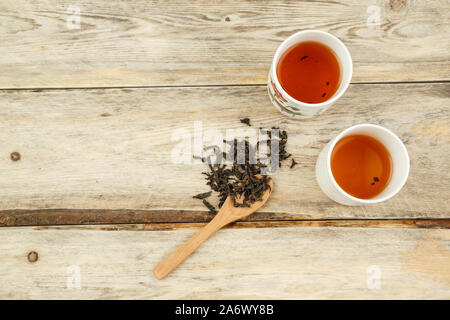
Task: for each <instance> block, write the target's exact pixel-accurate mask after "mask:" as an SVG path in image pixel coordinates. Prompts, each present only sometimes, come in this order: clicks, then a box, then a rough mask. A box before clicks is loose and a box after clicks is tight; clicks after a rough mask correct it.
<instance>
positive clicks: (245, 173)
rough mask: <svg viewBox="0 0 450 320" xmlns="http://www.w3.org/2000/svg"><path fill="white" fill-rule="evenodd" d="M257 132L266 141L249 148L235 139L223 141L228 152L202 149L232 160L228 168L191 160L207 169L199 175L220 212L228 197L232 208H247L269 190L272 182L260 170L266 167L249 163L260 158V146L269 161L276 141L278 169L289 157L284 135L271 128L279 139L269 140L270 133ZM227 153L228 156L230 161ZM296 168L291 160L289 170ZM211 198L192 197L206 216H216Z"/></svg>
mask: <svg viewBox="0 0 450 320" xmlns="http://www.w3.org/2000/svg"><path fill="white" fill-rule="evenodd" d="M245 120H246V121H242V120H241V122H243V123H245V124H247V125H249V123H250V120H249V119H248V118H245ZM260 130H261V132H266V138H265V139H264V140H259V141H258V142H257V143H256V144H255V145H252V144H251V143H250V142H249V141H248V139H242V140H238V139H234V140H232V141H226V140H224V141H223V142H224V143H225V144H226V145H227V146H228V147H229V149H228V150H227V151H222V150H220V148H219V147H218V146H208V147H205V150H207V149H210V150H211V149H213V150H214V151H215V153H216V154H220V155H221V156H222V158H223V159H233V162H232V163H231V164H222V163H221V161H219V162H218V163H215V164H213V163H211V160H210V158H205V157H203V158H202V157H197V156H194V158H196V159H200V160H202V162H204V163H207V165H208V168H209V171H207V172H202V174H204V175H205V176H206V181H207V182H206V184H207V185H208V186H209V187H210V188H211V190H212V191H216V192H217V193H218V197H219V206H218V207H219V208H221V207H222V205H223V203H224V202H225V200H226V199H227V197H228V196H230V197H231V199H232V201H233V205H234V206H235V207H250V205H251V204H252V203H254V202H256V201H261V200H262V195H263V194H264V191H266V190H267V189H268V188H270V186H269V184H268V182H269V181H270V179H271V178H270V177H269V176H268V175H265V174H263V171H262V170H261V169H263V168H267V164H266V163H263V162H261V159H251V157H253V156H254V155H256V154H259V151H260V150H259V148H260V145H262V144H266V147H267V149H266V151H267V156H268V157H270V156H271V152H272V150H271V146H272V140H273V139H278V150H277V151H278V163H279V167H281V162H282V161H284V160H286V159H288V158H290V157H291V154H290V153H287V151H286V143H287V139H288V135H287V132H286V131H284V130H279V128H277V127H273V128H272V130H277V132H278V133H279V134H278V137H272V132H271V130H264V129H262V128H260ZM242 151H245V152H242ZM229 153H231V156H230V157H229ZM238 154H241V155H244V156H245V159H239V157H238ZM242 160H243V161H242ZM296 164H297V162H295V160H294V159H292V163H291V165H290V168H292V167H293V166H294V165H296ZM211 194H212V192H211V191H209V192H205V193H200V194H198V195H195V196H194V197H193V198H196V199H200V200H202V202H203V204H204V205H205V206H206V207H207V208H208V210H209V213H211V214H215V213H217V210H216V208H215V207H214V206H213V205H212V204H211V203H209V202H208V201H207V200H206V198H208V197H209V196H211Z"/></svg>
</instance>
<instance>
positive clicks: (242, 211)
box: [153, 179, 273, 280]
mask: <svg viewBox="0 0 450 320" xmlns="http://www.w3.org/2000/svg"><path fill="white" fill-rule="evenodd" d="M267 184H268V185H269V186H270V188H268V189H267V190H266V191H264V193H263V195H262V200H261V201H257V202H254V203H252V204H251V205H250V207H235V206H233V200H232V199H231V197H230V196H228V198H227V199H226V200H225V202H224V203H223V205H222V208H220V210H219V212H218V213H217V214H216V216H215V217H214V219H212V220H211V221H210V222H209V223H208V224H207V225H206V226H205V227H204V228H203V229H201V230H200V231H199V232H197V233H196V234H194V235H193V236H192V237H191V238H190V239H189V240H187V241H186V242H185V243H184V244H183V245H181V246H180V247H178V249H176V250H175V251H173V252H172V253H171V254H169V255H168V256H167V257H166V258H165V259H164V260H163V261H161V262H160V263H159V264H158V265H157V266H156V267H155V268H154V269H153V274H154V275H155V277H156V278H157V279H159V280H161V279H163V278H164V277H165V276H167V275H168V274H169V273H171V272H172V271H173V270H174V269H175V268H176V267H177V266H178V265H179V264H180V263H181V262H183V261H184V259H186V258H187V257H188V256H189V255H190V254H191V253H192V252H194V250H195V249H197V248H198V247H199V246H200V245H201V244H202V243H203V241H205V240H206V239H208V238H209V237H210V236H211V235H212V234H213V233H214V232H216V231H217V230H219V229H220V228H222V227H224V226H226V225H227V224H229V223H231V222H233V221H236V220H238V219H242V218H245V217H247V216H249V215H251V214H252V213H253V212H255V211H256V210H258V209H259V208H261V207H262V206H263V205H264V204H265V203H266V201H267V200H268V199H269V197H270V194H271V193H272V190H273V181H272V179H270V180H269V181H268V182H267ZM240 198H242V196H241V197H240ZM237 201H239V199H237ZM241 201H242V199H241Z"/></svg>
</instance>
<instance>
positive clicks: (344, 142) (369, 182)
mask: <svg viewBox="0 0 450 320" xmlns="http://www.w3.org/2000/svg"><path fill="white" fill-rule="evenodd" d="M331 172H332V173H333V177H334V179H335V180H336V182H337V184H338V185H339V186H340V187H341V188H342V189H343V190H344V191H345V192H347V193H348V194H350V195H352V196H354V197H356V198H360V199H370V198H373V197H375V196H376V195H378V194H379V193H381V192H382V191H383V190H384V188H385V187H386V185H387V184H388V182H389V179H390V177H391V156H390V154H389V152H388V151H387V149H386V147H385V146H384V145H383V144H382V143H381V142H379V141H378V140H376V139H374V138H372V137H369V136H366V135H350V136H346V137H344V138H342V139H341V140H339V141H338V142H337V143H336V145H335V146H334V149H333V151H332V152H331Z"/></svg>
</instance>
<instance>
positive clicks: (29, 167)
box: [0, 83, 450, 225]
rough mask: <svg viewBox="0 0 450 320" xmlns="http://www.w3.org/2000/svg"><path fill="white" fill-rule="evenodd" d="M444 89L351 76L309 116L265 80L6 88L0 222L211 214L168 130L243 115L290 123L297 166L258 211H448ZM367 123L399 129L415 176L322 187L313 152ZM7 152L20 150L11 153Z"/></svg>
mask: <svg viewBox="0 0 450 320" xmlns="http://www.w3.org/2000/svg"><path fill="white" fill-rule="evenodd" d="M449 88H450V84H449V83H442V84H396V85H373V84H372V85H352V86H351V87H350V89H349V91H348V93H347V94H346V95H345V96H344V97H343V99H341V100H340V101H339V102H338V103H337V104H336V105H334V106H333V107H332V108H331V109H330V110H328V111H327V112H326V113H324V114H323V115H321V116H319V117H317V118H315V119H311V120H306V121H295V120H291V119H288V118H286V117H284V116H282V115H281V114H280V113H279V112H278V111H276V109H275V108H274V107H273V106H272V105H271V104H270V101H269V99H268V98H267V93H266V88H265V87H264V86H248V87H212V88H176V89H174V88H153V89H111V90H44V91H37V92H35V91H22V90H20V91H14V90H13V91H2V92H0V105H2V108H1V109H0V123H1V130H0V150H3V151H2V152H3V156H2V159H3V160H1V161H0V181H1V183H0V210H1V213H0V223H1V224H3V225H21V224H25V225H29V224H45V225H48V224H64V223H72V224H77V223H82V224H83V223H119V222H120V223H139V222H179V221H188V222H189V221H207V220H208V219H209V216H208V215H207V214H206V212H204V211H203V210H205V208H204V207H203V205H202V204H201V202H200V201H198V200H196V199H192V198H191V196H192V195H194V194H196V193H199V192H204V191H207V187H206V186H205V184H204V183H205V181H204V176H203V175H201V172H202V171H204V170H205V166H204V165H203V164H175V163H173V162H172V158H171V152H172V150H173V149H174V147H175V146H177V145H178V144H179V143H180V141H174V140H171V139H172V135H173V133H174V132H175V130H177V129H178V130H179V129H184V130H186V132H187V133H190V134H193V133H194V122H195V121H201V122H202V124H203V132H204V133H205V134H206V132H207V131H208V130H213V129H216V130H217V132H218V133H221V134H225V129H231V128H248V127H246V126H244V125H243V124H241V123H240V122H239V119H240V118H243V117H246V116H249V117H250V118H251V120H252V123H253V127H256V128H257V127H259V126H263V127H269V128H270V127H272V125H279V126H281V127H282V128H284V129H286V130H287V131H288V132H289V141H288V150H289V152H291V153H292V154H293V157H294V158H295V159H296V160H297V161H298V162H299V163H300V164H299V165H297V166H296V167H294V168H293V169H289V164H285V165H284V166H283V167H282V168H281V169H280V170H279V171H278V172H277V173H276V174H275V175H274V182H275V191H274V193H273V195H272V198H271V199H270V200H269V202H268V203H267V204H266V206H264V207H263V208H262V209H261V213H258V216H255V219H256V220H265V219H322V218H327V219H332V218H337V219H340V218H448V217H449V208H448V200H449V195H448V190H449V181H450V179H449V175H450V168H449V166H450V164H449V162H448V155H449V154H450V143H449V141H450V129H449V121H450V120H449V119H450V110H449V108H448V105H449V100H450V98H449ZM364 122H370V123H376V124H381V125H383V126H385V127H387V128H389V129H392V130H393V131H394V132H396V133H397V134H398V135H399V136H400V138H401V139H402V140H403V141H404V142H405V144H406V147H407V149H408V152H409V154H410V158H411V174H410V177H409V180H408V182H407V184H406V186H405V187H404V189H403V190H402V191H401V192H400V193H399V194H398V195H397V196H396V197H394V198H393V199H391V200H389V201H387V202H385V203H382V204H378V205H374V206H366V207H346V206H341V205H338V204H336V203H334V202H332V201H330V200H329V199H328V198H327V197H326V196H325V195H324V194H323V193H322V192H321V190H320V189H319V187H318V185H317V183H316V179H315V161H316V158H317V155H318V153H319V152H320V150H321V149H322V147H323V146H324V145H325V144H326V143H327V142H328V141H329V140H330V139H331V138H332V137H333V136H335V135H336V134H337V133H338V132H340V131H341V130H343V129H344V128H346V127H348V126H350V125H354V124H357V123H364ZM193 140H194V139H191V140H190V141H191V142H193ZM204 143H207V142H206V141H205V142H204ZM11 152H18V153H20V155H21V159H20V160H19V161H12V160H11V159H10V153H11ZM194 152H195V151H193V153H194ZM187 158H188V159H190V155H189V154H188V155H187ZM57 209H71V210H74V211H70V210H69V211H64V210H57ZM84 209H89V210H87V211H86V212H85V211H84ZM22 210H25V211H22ZM35 210H36V211H35ZM105 210H112V211H110V212H108V211H105ZM114 210H116V211H114ZM147 210H148V211H147ZM164 212H167V219H166V220H165V219H164ZM123 215H124V216H123ZM116 219H117V220H116Z"/></svg>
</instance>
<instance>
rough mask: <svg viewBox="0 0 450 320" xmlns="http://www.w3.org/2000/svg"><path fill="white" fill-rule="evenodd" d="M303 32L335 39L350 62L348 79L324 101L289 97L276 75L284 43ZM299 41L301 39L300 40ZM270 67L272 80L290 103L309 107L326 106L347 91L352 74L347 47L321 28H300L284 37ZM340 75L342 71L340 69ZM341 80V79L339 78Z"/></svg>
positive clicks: (340, 65) (350, 58) (350, 59)
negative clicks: (335, 92) (317, 101)
mask: <svg viewBox="0 0 450 320" xmlns="http://www.w3.org/2000/svg"><path fill="white" fill-rule="evenodd" d="M303 33H316V34H322V35H325V36H327V37H330V38H331V39H333V40H334V41H336V43H338V44H339V45H340V46H341V47H342V49H343V51H344V55H345V57H346V59H348V60H349V61H350V64H349V65H350V66H349V68H350V70H349V79H348V81H346V83H345V84H344V86H343V87H342V90H340V89H341V88H340V86H341V84H340V85H339V88H338V91H339V90H340V92H339V93H337V94H335V95H333V96H332V97H331V98H330V99H328V100H325V101H324V102H320V103H306V102H303V101H300V100H297V99H295V98H293V97H291V95H289V93H287V92H286V91H285V90H284V89H283V87H282V85H281V83H280V81H279V80H278V76H277V72H276V71H277V66H278V61H279V59H280V57H281V54H282V53H284V52H285V49H284V45H285V44H286V43H287V42H289V41H290V40H291V39H292V38H295V37H297V36H298V35H299V34H303ZM300 42H301V41H300ZM300 42H297V43H300ZM327 47H328V46H327ZM282 50H283V52H281V51H282ZM332 51H333V50H332ZM337 59H338V62H339V67H340V68H341V70H342V64H341V61H340V59H339V58H338V57H337ZM271 68H272V76H273V78H274V80H275V81H276V82H277V83H278V84H279V87H280V88H277V89H278V90H279V91H281V94H282V95H283V96H284V97H285V98H286V99H287V100H288V101H289V102H291V103H297V104H300V105H302V106H305V107H310V108H320V107H323V106H327V105H330V104H332V103H334V102H335V101H336V100H338V99H339V98H340V97H341V96H342V95H343V94H344V93H345V91H347V88H348V86H349V85H350V81H351V78H352V74H353V61H352V57H351V55H350V52H349V51H348V49H347V47H346V46H345V44H344V43H343V42H342V41H341V40H339V38H337V37H336V36H334V35H332V34H331V33H328V32H325V31H321V30H302V31H298V32H296V33H294V34H292V35H291V36H289V37H288V38H286V39H285V40H284V41H283V42H282V43H281V44H280V45H279V46H278V49H277V51H276V52H275V55H274V57H273V61H272V66H271ZM341 75H342V71H341ZM341 81H342V79H341Z"/></svg>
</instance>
